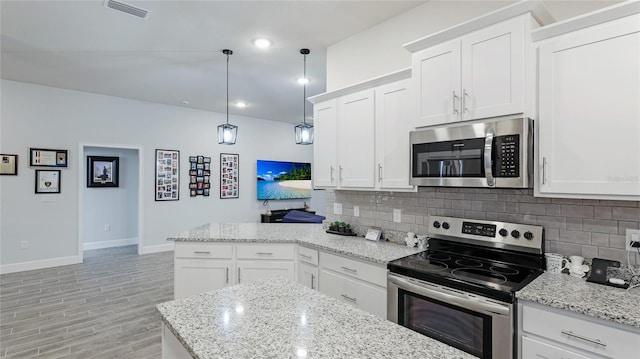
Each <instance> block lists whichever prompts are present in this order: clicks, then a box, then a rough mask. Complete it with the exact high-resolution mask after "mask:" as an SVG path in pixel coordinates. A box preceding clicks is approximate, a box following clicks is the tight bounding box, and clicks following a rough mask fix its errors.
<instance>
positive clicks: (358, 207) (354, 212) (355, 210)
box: [353, 206, 360, 217]
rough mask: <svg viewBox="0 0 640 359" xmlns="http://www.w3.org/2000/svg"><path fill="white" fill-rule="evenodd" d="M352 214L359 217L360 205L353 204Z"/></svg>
mask: <svg viewBox="0 0 640 359" xmlns="http://www.w3.org/2000/svg"><path fill="white" fill-rule="evenodd" d="M353 216H354V217H360V206H353Z"/></svg>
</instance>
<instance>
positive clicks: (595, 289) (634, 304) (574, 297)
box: [516, 272, 640, 328]
mask: <svg viewBox="0 0 640 359" xmlns="http://www.w3.org/2000/svg"><path fill="white" fill-rule="evenodd" d="M516 297H517V298H519V299H524V300H528V301H530V302H534V303H539V304H544V305H548V306H551V307H554V308H559V309H564V310H568V311H571V312H575V313H579V314H585V315H589V316H592V317H595V318H600V319H604V320H608V321H611V322H616V323H620V324H624V325H629V326H632V327H635V328H640V310H638V308H640V288H632V289H630V290H625V289H619V288H614V287H610V286H606V285H602V284H596V283H589V282H587V281H585V279H584V278H576V277H572V276H570V275H567V274H562V273H561V274H552V273H549V272H545V273H543V274H542V275H540V276H539V277H538V278H536V279H535V280H534V281H533V282H531V283H529V284H528V285H527V286H526V287H524V288H523V289H522V290H520V291H518V292H516Z"/></svg>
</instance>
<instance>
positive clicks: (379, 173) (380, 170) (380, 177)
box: [378, 163, 382, 182]
mask: <svg viewBox="0 0 640 359" xmlns="http://www.w3.org/2000/svg"><path fill="white" fill-rule="evenodd" d="M378 182H382V165H381V164H379V163H378Z"/></svg>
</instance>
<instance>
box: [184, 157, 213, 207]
mask: <svg viewBox="0 0 640 359" xmlns="http://www.w3.org/2000/svg"><path fill="white" fill-rule="evenodd" d="M210 164H211V157H205V156H201V155H197V156H189V169H190V170H189V190H190V191H189V195H190V196H191V197H197V196H204V197H209V190H204V191H203V190H202V189H204V188H209V186H210V183H209V178H210V174H211V172H210V170H209V165H210ZM194 190H195V191H194Z"/></svg>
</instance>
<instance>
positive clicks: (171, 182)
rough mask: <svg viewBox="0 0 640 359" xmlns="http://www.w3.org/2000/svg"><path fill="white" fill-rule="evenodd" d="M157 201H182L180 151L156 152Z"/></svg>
mask: <svg viewBox="0 0 640 359" xmlns="http://www.w3.org/2000/svg"><path fill="white" fill-rule="evenodd" d="M155 196H156V201H177V200H179V199H180V151H176V150H156V180H155Z"/></svg>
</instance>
